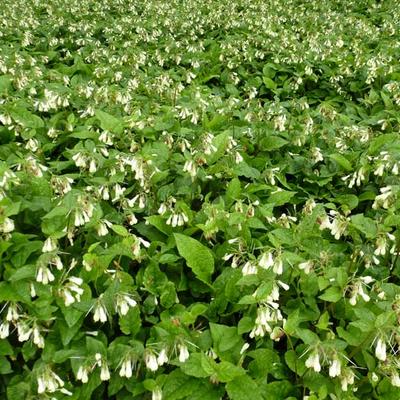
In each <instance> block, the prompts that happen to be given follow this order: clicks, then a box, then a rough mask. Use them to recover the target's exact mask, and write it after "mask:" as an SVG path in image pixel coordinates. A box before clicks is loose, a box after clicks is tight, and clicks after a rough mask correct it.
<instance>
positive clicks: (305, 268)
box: [299, 261, 314, 275]
mask: <svg viewBox="0 0 400 400" xmlns="http://www.w3.org/2000/svg"><path fill="white" fill-rule="evenodd" d="M313 266H314V263H313V262H312V261H305V262H302V263H300V264H299V268H300V269H301V270H303V271H304V273H305V274H307V275H308V274H309V273H310V271H311V269H312V268H313Z"/></svg>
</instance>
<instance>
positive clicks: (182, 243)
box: [174, 233, 214, 283]
mask: <svg viewBox="0 0 400 400" xmlns="http://www.w3.org/2000/svg"><path fill="white" fill-rule="evenodd" d="M174 237H175V241H176V246H177V248H178V252H179V254H180V255H181V256H182V257H183V258H184V259H185V260H186V263H187V265H188V266H189V267H190V268H191V269H192V271H193V273H194V274H195V275H196V276H197V278H199V279H200V280H201V281H203V282H206V283H209V282H210V278H211V275H212V273H213V272H214V257H213V254H212V252H211V251H210V250H209V249H208V248H207V247H206V246H204V245H203V244H201V243H200V242H199V241H198V240H196V239H193V238H191V237H189V236H186V235H182V234H181V233H174Z"/></svg>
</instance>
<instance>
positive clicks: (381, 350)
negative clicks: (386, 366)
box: [375, 338, 386, 361]
mask: <svg viewBox="0 0 400 400" xmlns="http://www.w3.org/2000/svg"><path fill="white" fill-rule="evenodd" d="M375 356H376V358H377V359H378V360H380V361H385V360H386V343H385V341H383V340H382V338H378V340H377V341H376V347H375Z"/></svg>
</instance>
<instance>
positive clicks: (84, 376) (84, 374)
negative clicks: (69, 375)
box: [76, 365, 89, 383]
mask: <svg viewBox="0 0 400 400" xmlns="http://www.w3.org/2000/svg"><path fill="white" fill-rule="evenodd" d="M76 379H77V380H78V381H81V382H82V383H87V382H88V381H89V376H88V370H87V368H86V367H84V366H82V365H81V366H80V367H79V369H78V372H77V374H76Z"/></svg>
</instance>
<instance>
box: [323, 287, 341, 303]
mask: <svg viewBox="0 0 400 400" xmlns="http://www.w3.org/2000/svg"><path fill="white" fill-rule="evenodd" d="M319 298H320V299H321V300H324V301H329V302H331V303H336V302H338V301H339V300H340V299H342V298H343V291H342V290H341V289H340V288H338V287H336V286H334V287H330V288H328V289H326V290H325V292H324V293H323V294H321V296H319Z"/></svg>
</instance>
